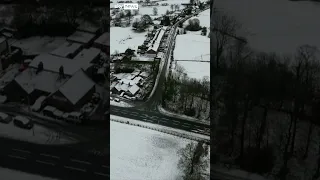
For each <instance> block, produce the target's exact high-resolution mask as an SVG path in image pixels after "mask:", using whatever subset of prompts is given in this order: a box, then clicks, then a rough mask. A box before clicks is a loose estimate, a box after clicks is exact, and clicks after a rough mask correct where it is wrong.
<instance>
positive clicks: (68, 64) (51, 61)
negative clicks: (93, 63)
mask: <svg viewBox="0 0 320 180" xmlns="http://www.w3.org/2000/svg"><path fill="white" fill-rule="evenodd" d="M39 62H42V63H43V69H44V70H46V71H51V72H56V73H58V72H59V68H60V67H61V66H63V68H64V73H65V74H66V75H73V74H74V73H75V72H77V71H78V70H79V69H81V68H86V67H88V65H89V64H90V62H87V61H77V62H76V61H75V60H73V59H68V58H63V57H58V56H54V55H51V54H40V55H39V56H37V57H36V58H34V60H33V61H32V62H31V63H30V64H29V67H34V68H38V64H39Z"/></svg>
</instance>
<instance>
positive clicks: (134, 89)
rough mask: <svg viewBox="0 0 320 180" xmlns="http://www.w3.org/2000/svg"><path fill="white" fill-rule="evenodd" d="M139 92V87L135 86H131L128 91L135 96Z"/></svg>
mask: <svg viewBox="0 0 320 180" xmlns="http://www.w3.org/2000/svg"><path fill="white" fill-rule="evenodd" d="M139 90H140V88H139V86H137V85H136V84H133V85H132V86H131V87H130V88H129V89H128V91H129V92H130V93H131V94H132V95H135V94H136V93H137V92H138V91H139Z"/></svg>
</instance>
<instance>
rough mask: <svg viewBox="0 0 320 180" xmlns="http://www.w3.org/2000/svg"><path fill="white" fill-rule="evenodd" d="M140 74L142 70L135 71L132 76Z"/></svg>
mask: <svg viewBox="0 0 320 180" xmlns="http://www.w3.org/2000/svg"><path fill="white" fill-rule="evenodd" d="M140 72H141V71H140V70H135V71H133V72H132V73H131V74H132V75H134V76H138V75H139V74H140Z"/></svg>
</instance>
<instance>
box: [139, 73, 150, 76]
mask: <svg viewBox="0 0 320 180" xmlns="http://www.w3.org/2000/svg"><path fill="white" fill-rule="evenodd" d="M139 76H141V77H148V76H149V74H148V73H147V72H142V73H140V75H139Z"/></svg>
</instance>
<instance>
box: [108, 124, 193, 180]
mask: <svg viewBox="0 0 320 180" xmlns="http://www.w3.org/2000/svg"><path fill="white" fill-rule="evenodd" d="M190 142H191V141H189V140H186V139H182V138H178V137H175V136H171V135H168V134H164V133H160V132H157V131H152V130H149V129H145V128H140V127H135V126H130V125H126V124H121V123H117V122H110V164H111V166H110V179H111V180H127V179H130V180H141V179H145V180H164V179H166V180H174V179H177V177H178V176H180V173H179V172H180V171H179V170H178V167H177V164H178V161H179V156H178V155H177V151H178V150H179V149H180V148H183V147H185V145H186V144H188V143H190Z"/></svg>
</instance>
